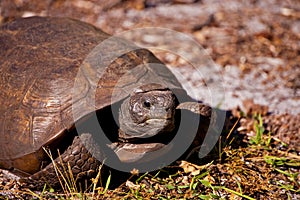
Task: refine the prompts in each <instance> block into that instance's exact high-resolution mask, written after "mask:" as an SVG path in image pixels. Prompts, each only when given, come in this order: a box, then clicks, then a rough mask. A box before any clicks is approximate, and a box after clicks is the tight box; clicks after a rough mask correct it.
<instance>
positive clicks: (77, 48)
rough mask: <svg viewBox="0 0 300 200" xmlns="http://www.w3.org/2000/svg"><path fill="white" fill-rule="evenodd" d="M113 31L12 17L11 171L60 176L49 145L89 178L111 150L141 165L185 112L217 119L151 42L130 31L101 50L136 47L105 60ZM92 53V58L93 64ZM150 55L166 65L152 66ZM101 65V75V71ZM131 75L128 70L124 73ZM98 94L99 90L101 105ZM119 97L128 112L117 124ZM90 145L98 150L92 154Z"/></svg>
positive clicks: (5, 81) (4, 80) (7, 92)
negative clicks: (146, 44) (139, 42)
mask: <svg viewBox="0 0 300 200" xmlns="http://www.w3.org/2000/svg"><path fill="white" fill-rule="evenodd" d="M108 38H110V35H108V34H107V33H104V32H103V31H101V30H100V29H98V28H96V27H94V26H92V25H90V24H87V23H84V22H81V21H78V20H75V19H70V18H55V17H29V18H21V19H17V20H14V21H12V22H9V23H6V24H4V25H2V27H1V30H0V43H1V46H0V57H1V59H0V66H1V68H0V75H1V76H0V77H1V79H0V87H1V95H0V104H1V107H0V110H1V115H0V167H1V168H2V169H7V170H9V171H10V172H12V173H13V174H15V175H17V177H19V178H20V181H21V182H24V183H34V185H39V184H38V183H40V182H41V183H45V182H47V183H49V184H53V185H55V184H56V183H57V182H58V181H57V177H56V176H57V174H56V173H55V169H54V164H53V163H52V162H51V159H50V158H49V155H48V154H47V151H45V150H46V149H48V150H50V152H51V155H52V157H53V159H56V161H57V162H58V163H60V162H61V161H62V162H66V163H69V164H70V166H71V169H72V172H73V174H74V176H77V177H79V178H82V179H88V178H91V177H92V176H93V175H94V174H95V173H96V172H97V170H98V167H99V165H100V164H101V161H103V160H101V159H98V156H99V157H101V156H102V157H105V159H106V158H107V157H108V158H110V157H111V154H110V151H111V152H112V153H115V155H116V159H117V160H118V161H119V163H125V165H126V163H127V164H130V163H131V164H132V166H133V167H134V166H135V163H136V162H137V161H139V160H141V159H142V158H144V155H146V154H145V153H147V152H154V151H157V150H159V149H161V148H163V147H164V146H165V145H166V144H167V143H168V142H170V140H172V138H173V137H174V135H175V134H176V127H177V122H176V119H175V118H176V115H177V114H176V113H178V112H177V111H176V110H184V109H186V110H193V112H196V113H200V114H201V116H204V117H205V118H207V119H209V118H210V116H211V108H210V107H209V106H206V105H204V104H200V103H198V102H196V101H194V100H192V99H191V98H190V97H189V96H188V95H187V94H186V92H185V91H184V90H183V89H182V86H181V84H180V83H179V82H178V80H177V79H176V78H175V77H174V75H173V74H172V73H171V72H170V71H169V70H168V68H167V67H166V66H165V65H164V64H163V63H162V62H161V61H160V60H159V59H157V58H156V57H155V56H154V55H153V53H151V52H150V51H149V50H147V49H143V48H138V47H136V46H135V45H134V44H131V43H129V42H128V43H127V42H126V41H124V40H121V39H120V42H117V43H116V45H115V46H114V45H108V47H107V46H106V47H105V48H107V49H105V48H104V50H103V48H102V52H98V53H99V55H100V54H101V53H105V52H106V51H109V52H118V51H120V49H122V50H127V48H128V46H129V47H130V48H132V47H134V49H133V50H130V51H128V52H126V53H124V54H123V53H122V52H121V56H118V57H117V58H116V59H114V60H107V61H105V59H104V61H103V62H102V63H100V64H99V63H98V61H99V60H93V58H95V55H93V53H92V54H91V52H93V49H94V48H95V47H96V46H97V45H98V44H99V43H101V42H103V41H105V40H107V39H108ZM113 40H118V39H116V38H114V39H113ZM95 52H96V53H97V51H95ZM90 55H93V56H92V57H91V58H92V59H90V60H89V59H87V60H89V61H88V62H85V60H86V58H87V57H89V56H90ZM96 57H97V56H96ZM94 61H95V62H94ZM93 62H94V64H91V63H93ZM83 63H85V64H83ZM97 63H98V64H97ZM147 63H155V64H157V65H154V67H152V68H151V66H148V65H147ZM82 66H85V68H84V67H83V68H82ZM136 66H142V67H141V69H142V70H144V71H143V73H138V72H137V73H135V72H134V71H133V74H134V75H135V77H132V76H130V75H128V76H125V75H126V74H127V72H128V71H130V70H134V69H135V68H136ZM99 71H101V75H102V76H101V77H100V78H99V77H96V76H97V75H99ZM97 72H98V73H97ZM150 72H151V73H153V74H152V75H149V77H150V79H151V77H154V76H155V77H163V80H164V84H160V83H157V82H155V80H152V82H151V83H145V82H143V81H141V83H140V84H138V82H139V80H140V79H141V77H142V76H143V77H144V76H145V73H148V74H149V73H150ZM131 75H132V74H131ZM94 76H95V77H96V79H97V80H94V78H95V77H94ZM121 77H125V78H124V79H123V80H122V81H120V78H121ZM149 77H148V78H147V79H149ZM76 84H78V85H76ZM75 86H76V87H75ZM117 86H118V87H117ZM74 87H75V88H76V90H74ZM116 88H117V89H116ZM91 91H92V92H91ZM175 91H176V92H175ZM90 92H91V94H90ZM175 93H176V95H175ZM89 95H91V96H92V98H93V103H92V104H91V105H90V104H89V103H88V101H89V100H87V99H88V98H87V97H89ZM179 96H181V97H180V98H181V102H182V103H180V102H179ZM113 97H114V98H113ZM189 102H190V103H189ZM179 103H180V105H179ZM112 105H115V107H116V109H117V110H118V111H117V112H115V113H117V115H118V117H117V118H118V119H117V120H116V121H117V122H115V121H114V119H115V118H114V116H113V115H112ZM191 107H193V108H191ZM176 108H177V109H176ZM195 109H196V111H195ZM74 113H75V114H74ZM91 113H93V114H91ZM94 114H95V115H94ZM92 115H93V116H96V118H97V120H98V121H99V123H100V124H101V126H103V127H104V128H103V131H104V132H105V134H106V137H107V138H108V139H109V140H108V141H112V142H111V144H109V145H106V147H107V149H108V150H105V151H103V150H102V147H101V148H99V147H98V145H97V144H98V143H97V142H99V141H98V140H99V139H98V140H97V138H96V139H95V138H94V135H93V134H91V132H95V130H93V129H92V128H91V127H93V126H91V125H90V124H89V123H86V122H88V121H89V119H90V118H92V117H91V116H92ZM78 127H81V128H78ZM177 129H178V128H177ZM79 131H80V133H79ZM94 134H95V133H94ZM101 137H103V136H101ZM101 137H100V143H101V141H102V139H101ZM153 138H155V139H153ZM165 138H167V139H165ZM152 139H153V140H152ZM160 140H161V141H160ZM163 140H164V142H162V141H163ZM165 140H167V142H165ZM95 141H96V142H95ZM153 141H154V142H153ZM99 145H100V144H99ZM88 146H91V149H93V148H94V149H96V150H95V151H93V152H91V151H90V149H89V148H88ZM104 146H105V144H104ZM45 148H46V149H45ZM57 150H59V151H57ZM107 152H109V153H108V154H109V156H107ZM131 152H133V153H135V154H130V153H131ZM59 155H60V156H59ZM148 159H150V158H148Z"/></svg>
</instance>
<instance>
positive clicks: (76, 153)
mask: <svg viewBox="0 0 300 200" xmlns="http://www.w3.org/2000/svg"><path fill="white" fill-rule="evenodd" d="M86 145H89V146H88V148H89V149H90V148H92V150H93V152H94V153H100V151H99V147H98V146H97V145H96V144H95V142H94V141H93V139H92V135H91V134H89V133H84V134H81V135H80V136H75V137H74V140H73V142H72V144H71V145H70V146H69V147H68V148H67V150H66V151H65V152H63V153H62V154H61V155H60V156H58V157H57V158H56V159H54V160H53V161H52V163H50V164H49V165H47V166H46V167H45V168H43V169H42V170H41V171H39V172H37V173H35V174H33V175H31V176H29V177H26V178H21V179H20V182H21V183H24V184H25V185H26V186H27V187H30V188H42V187H43V186H44V185H45V184H48V185H49V186H51V187H57V186H59V185H60V184H63V185H65V184H67V183H68V184H70V183H71V182H70V181H74V180H75V181H76V182H77V183H79V182H83V181H85V180H90V179H91V178H93V177H95V176H96V174H97V173H98V169H99V166H100V165H101V162H100V161H99V160H97V159H96V158H95V157H93V156H92V155H91V153H90V152H89V151H88V150H87V148H86V147H87V146H86ZM91 145H92V146H91ZM98 156H99V155H98ZM96 157H97V155H96ZM68 165H69V167H68ZM69 169H71V170H69ZM72 179H73V180H72Z"/></svg>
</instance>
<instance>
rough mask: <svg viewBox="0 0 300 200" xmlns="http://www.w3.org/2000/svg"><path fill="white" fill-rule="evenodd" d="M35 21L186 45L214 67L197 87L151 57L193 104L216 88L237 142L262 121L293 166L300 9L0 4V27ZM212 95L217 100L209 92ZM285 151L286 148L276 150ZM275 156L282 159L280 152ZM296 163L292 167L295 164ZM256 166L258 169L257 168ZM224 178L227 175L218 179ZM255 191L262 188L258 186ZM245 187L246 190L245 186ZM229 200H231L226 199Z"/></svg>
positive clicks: (282, 0) (23, 0) (299, 116)
mask: <svg viewBox="0 0 300 200" xmlns="http://www.w3.org/2000/svg"><path fill="white" fill-rule="evenodd" d="M33 15H39V16H59V17H71V18H76V19H79V20H81V21H85V22H88V23H91V24H93V25H95V26H97V27H99V28H101V29H102V30H104V31H105V32H108V33H110V34H120V33H122V32H123V31H130V30H133V29H136V28H145V27H161V28H167V29H169V30H174V31H177V32H179V33H184V34H186V35H187V36H190V37H192V38H193V39H194V41H196V42H197V43H198V44H200V45H201V46H202V47H203V48H204V51H205V52H206V53H207V54H208V55H209V57H210V58H211V59H212V61H213V62H214V64H215V66H216V68H215V70H216V71H213V70H212V71H211V73H210V74H209V76H204V77H202V78H201V79H199V77H197V76H195V77H194V76H192V75H191V74H193V73H194V72H195V69H193V68H191V67H190V66H189V65H188V64H186V63H185V62H181V60H180V58H178V56H176V55H175V56H174V55H169V54H168V53H165V52H160V51H154V52H155V53H156V55H157V56H158V57H159V58H160V59H161V60H162V61H163V62H165V63H166V64H167V65H168V66H169V67H170V69H171V70H172V71H173V72H174V73H175V74H176V73H177V74H180V76H178V79H179V80H180V81H181V82H182V83H183V85H184V87H186V88H188V85H189V84H191V85H192V86H193V87H194V88H197V94H195V98H197V99H199V100H202V101H204V102H207V103H209V102H210V101H211V98H212V96H213V95H207V93H205V92H203V91H206V89H207V88H206V84H204V82H207V81H211V82H218V81H220V82H221V85H222V88H223V90H222V92H223V93H224V99H223V101H222V102H221V103H220V104H219V106H220V108H222V109H226V110H232V111H233V113H234V114H235V115H236V116H239V115H240V114H239V111H240V110H242V111H243V112H244V113H245V114H246V115H245V116H243V117H241V119H240V123H239V125H238V127H236V129H237V132H238V134H243V135H247V136H249V137H250V136H251V135H253V133H254V132H255V127H254V125H253V124H254V119H253V116H254V115H252V114H253V113H255V112H256V113H261V114H262V120H263V125H264V127H265V130H268V131H271V134H272V139H273V140H275V142H274V145H275V146H276V147H278V149H279V150H280V151H285V152H286V153H287V154H288V153H292V154H293V155H295V156H296V158H297V159H299V156H300V146H299V144H300V1H298V0H249V1H247V0H243V1H237V0H236V1H235V0H173V1H172V0H132V1H126V0H112V1H104V0H103V1H102V0H91V1H85V0H69V1H68V0H67V1H63V0H45V1H38V0H31V1H29V0H2V1H0V24H2V23H5V22H7V21H10V20H12V19H14V18H17V17H28V16H33ZM134 37H135V36H134ZM139 37H141V39H138V40H139V41H140V42H141V45H145V43H147V42H148V43H147V44H148V45H149V43H150V44H152V45H156V44H157V43H159V39H160V38H155V37H154V38H150V42H149V41H148V40H147V39H149V38H146V37H145V36H144V35H141V36H139ZM134 39H136V38H134ZM145 41H146V42H145ZM172 42H173V43H175V44H177V45H178V46H181V45H183V44H182V43H180V42H178V43H176V41H172ZM147 44H146V45H147ZM188 53H190V54H191V55H192V56H197V55H193V53H194V52H193V51H191V52H188ZM217 74H218V76H217ZM219 75H220V76H221V79H220V78H219ZM187 90H188V89H187ZM212 93H213V94H215V93H214V91H212ZM191 95H193V94H191ZM276 141H277V142H276ZM279 141H280V142H279ZM283 143H284V144H286V145H287V146H285V147H284V148H281V147H280V146H281V145H282V144H283ZM274 148H275V147H274ZM280 148H281V149H280ZM279 150H278V151H279ZM262 152H263V150H262ZM276 155H277V156H279V157H280V156H283V154H280V153H278V152H277V154H276ZM285 155H286V154H285ZM256 156H257V155H256ZM299 162H300V161H299V160H298V164H299ZM227 164H228V163H227ZM256 164H257V163H256ZM257 165H258V166H257V167H258V168H259V167H262V165H263V164H262V163H260V164H257ZM226 167H227V169H228V166H227V165H226V164H224V165H221V166H219V165H215V168H214V169H212V171H214V172H215V173H216V174H218V173H221V174H222V172H224V170H225V171H226V169H224V168H226ZM291 170H292V171H293V173H296V174H299V173H300V169H299V165H298V166H296V167H294V168H293V169H291ZM262 173H263V172H262ZM266 173H269V172H266ZM223 176H225V175H220V176H219V177H223ZM258 176H260V175H258ZM270 176H274V177H275V178H274V177H273V179H274V180H275V179H276V175H274V174H272V173H270ZM223 178H224V177H223ZM227 178H228V177H227ZM0 182H1V181H0ZM216 182H217V181H216ZM228 183H231V182H230V181H228ZM220 184H221V181H220ZM254 184H255V183H254ZM257 184H268V183H266V182H263V181H261V182H259V181H258V182H257ZM225 185H226V184H225ZM235 187H236V186H235ZM247 187H249V188H251V186H250V185H248V186H247ZM247 187H246V186H245V188H244V190H246V191H248V190H247ZM249 188H248V189H249ZM299 188H300V175H298V176H296V178H295V182H294V189H295V190H275V189H274V190H273V189H272V188H266V189H265V190H266V191H270V190H271V191H274V193H272V195H274V196H270V195H271V194H270V193H268V192H266V195H264V194H263V192H261V194H260V195H257V193H255V192H253V193H252V192H251V191H250V190H251V189H249V191H248V194H249V196H252V197H253V198H261V199H275V198H282V199H288V197H289V198H290V199H297V198H300V194H299V193H300V192H299ZM0 190H1V187H0ZM253 191H254V190H253ZM279 193H280V194H279ZM275 194H276V195H277V194H278V195H277V196H276V195H275ZM287 194H289V195H287ZM268 195H269V196H268ZM280 195H281V196H280ZM227 198H228V199H231V198H232V199H234V198H233V197H228V196H227Z"/></svg>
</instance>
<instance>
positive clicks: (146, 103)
mask: <svg viewBox="0 0 300 200" xmlns="http://www.w3.org/2000/svg"><path fill="white" fill-rule="evenodd" d="M144 106H145V107H146V108H150V106H151V103H150V101H149V100H145V101H144Z"/></svg>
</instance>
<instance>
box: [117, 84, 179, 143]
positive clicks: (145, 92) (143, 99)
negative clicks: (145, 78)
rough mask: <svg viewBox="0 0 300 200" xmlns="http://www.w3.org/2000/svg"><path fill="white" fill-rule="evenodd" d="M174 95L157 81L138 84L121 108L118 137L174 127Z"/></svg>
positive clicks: (155, 133) (134, 135)
mask: <svg viewBox="0 0 300 200" xmlns="http://www.w3.org/2000/svg"><path fill="white" fill-rule="evenodd" d="M175 107H176V97H175V95H174V94H173V93H172V91H171V90H170V89H168V88H166V87H164V86H162V85H160V84H155V83H153V84H147V85H143V86H140V87H138V88H137V89H135V90H134V92H133V93H132V94H131V95H130V97H129V98H128V99H126V100H125V101H124V102H123V104H122V105H121V108H120V114H119V122H120V130H121V131H120V135H119V137H120V138H122V139H125V140H130V139H134V138H135V139H137V138H148V137H152V136H155V135H157V134H161V133H168V132H171V131H173V130H174V116H175Z"/></svg>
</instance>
